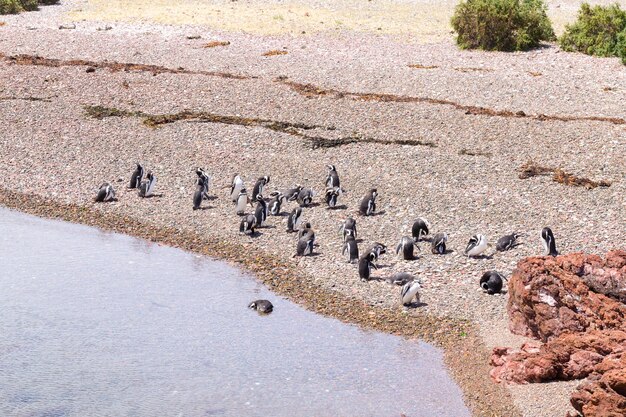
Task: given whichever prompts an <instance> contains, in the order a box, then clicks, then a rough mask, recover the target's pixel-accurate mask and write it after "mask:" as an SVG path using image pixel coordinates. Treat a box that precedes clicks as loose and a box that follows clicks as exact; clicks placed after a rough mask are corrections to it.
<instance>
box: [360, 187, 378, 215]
mask: <svg viewBox="0 0 626 417" xmlns="http://www.w3.org/2000/svg"><path fill="white" fill-rule="evenodd" d="M377 196H378V190H376V188H372V189H370V190H369V191H368V192H367V194H365V197H363V200H361V205H360V206H359V212H360V213H361V214H362V215H363V216H371V215H372V214H374V212H375V211H376V197H377Z"/></svg>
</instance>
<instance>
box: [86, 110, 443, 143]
mask: <svg viewBox="0 0 626 417" xmlns="http://www.w3.org/2000/svg"><path fill="white" fill-rule="evenodd" d="M84 108H85V114H86V115H87V116H89V117H92V118H94V119H98V120H102V119H104V118H105V117H140V118H142V119H143V123H144V124H145V125H146V126H148V127H152V128H156V127H159V126H161V125H165V124H170V123H175V122H179V121H196V122H200V123H221V124H227V125H238V126H246V127H262V128H265V129H270V130H273V131H275V132H281V133H286V134H288V135H292V136H297V137H299V138H301V139H303V140H306V141H308V142H309V143H310V144H311V148H312V149H318V148H334V147H339V146H343V145H349V144H352V143H377V144H381V145H409V146H428V147H431V148H434V147H437V145H436V144H435V143H434V142H428V141H421V140H400V139H397V140H389V141H387V140H380V139H376V138H372V137H368V136H363V135H361V134H358V133H355V134H353V135H352V136H345V137H341V138H338V139H329V138H325V137H322V136H310V135H307V134H305V133H302V132H301V131H302V130H304V131H306V130H313V129H323V130H326V131H333V130H336V128H335V127H334V126H320V125H309V124H305V123H293V122H284V121H278V120H270V119H260V118H253V117H241V116H229V115H219V114H214V113H208V112H192V111H182V112H180V113H174V114H162V115H150V114H147V113H144V112H141V111H128V110H119V109H115V108H111V107H103V106H85V107H84Z"/></svg>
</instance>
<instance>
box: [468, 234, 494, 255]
mask: <svg viewBox="0 0 626 417" xmlns="http://www.w3.org/2000/svg"><path fill="white" fill-rule="evenodd" d="M488 246H489V244H488V243H487V238H486V237H485V236H484V235H481V234H477V235H474V236H472V237H471V238H470V240H469V242H467V246H466V247H465V254H466V255H467V256H478V255H480V254H482V253H483V252H484V251H486V250H487V247H488Z"/></svg>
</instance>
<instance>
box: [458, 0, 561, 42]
mask: <svg viewBox="0 0 626 417" xmlns="http://www.w3.org/2000/svg"><path fill="white" fill-rule="evenodd" d="M452 27H453V28H454V30H455V31H456V32H457V34H458V36H457V38H456V42H457V44H458V45H459V47H461V48H463V49H475V48H479V49H485V50H488V51H493V50H497V51H520V50H526V49H530V48H533V47H536V46H538V45H539V43H540V42H541V41H551V40H554V39H556V38H555V36H554V31H553V30H552V24H551V23H550V19H548V16H547V15H546V5H545V4H544V3H543V0H466V1H463V0H462V1H461V3H459V4H458V5H457V6H456V8H455V10H454V15H453V16H452Z"/></svg>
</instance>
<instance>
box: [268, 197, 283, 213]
mask: <svg viewBox="0 0 626 417" xmlns="http://www.w3.org/2000/svg"><path fill="white" fill-rule="evenodd" d="M271 196H272V197H273V199H272V200H271V201H270V204H269V208H270V214H271V215H272V216H279V215H280V207H281V206H282V204H283V202H284V201H285V196H284V195H283V193H281V192H280V191H276V192H274V193H272V194H271Z"/></svg>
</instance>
